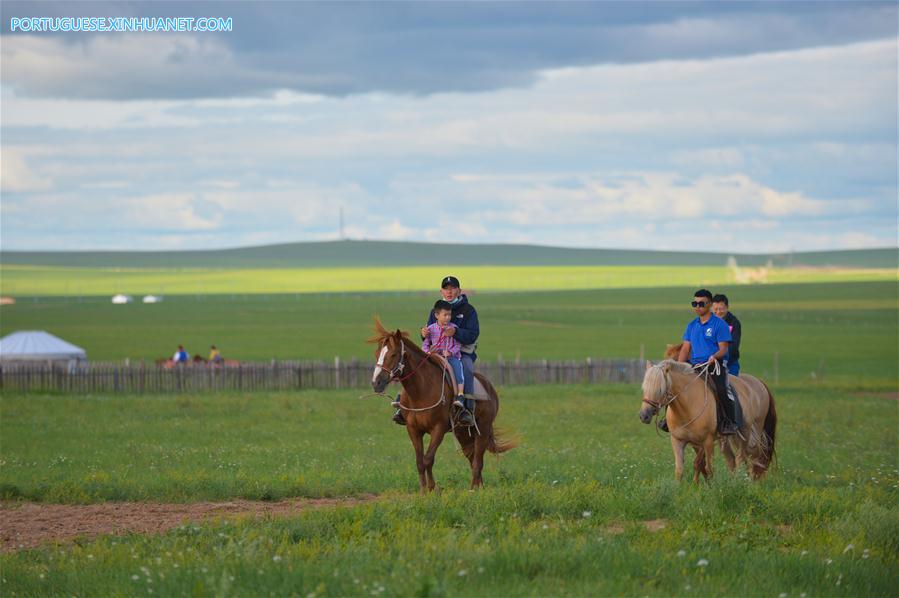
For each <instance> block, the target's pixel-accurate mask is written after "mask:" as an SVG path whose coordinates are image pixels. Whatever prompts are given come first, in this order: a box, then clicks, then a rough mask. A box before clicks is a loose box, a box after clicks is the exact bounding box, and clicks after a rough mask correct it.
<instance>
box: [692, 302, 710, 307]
mask: <svg viewBox="0 0 899 598" xmlns="http://www.w3.org/2000/svg"><path fill="white" fill-rule="evenodd" d="M708 304H709V303H708V301H691V302H690V305H692V306H693V307H705V306H706V305H708Z"/></svg>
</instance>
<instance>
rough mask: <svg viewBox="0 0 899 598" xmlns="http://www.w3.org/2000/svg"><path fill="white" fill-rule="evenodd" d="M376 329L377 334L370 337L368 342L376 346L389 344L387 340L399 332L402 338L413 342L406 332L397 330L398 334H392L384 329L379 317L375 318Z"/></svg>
mask: <svg viewBox="0 0 899 598" xmlns="http://www.w3.org/2000/svg"><path fill="white" fill-rule="evenodd" d="M374 329H375V333H374V334H373V335H372V336H370V337H369V338H368V341H367V342H369V343H372V344H374V345H380V344H381V343H385V342H387V340H388V339H389V338H390V337H391V336H393V335H394V334H396V333H397V332H399V333H400V336H401V337H402V338H404V339H406V340H411V339H410V338H409V333H408V332H406V331H405V330H402V331H400V330H397V331H396V332H391V331H389V330H387V329H386V328H384V325H383V324H382V323H381V318H379V317H378V316H375V325H374ZM412 344H413V345H414V344H415V343H412Z"/></svg>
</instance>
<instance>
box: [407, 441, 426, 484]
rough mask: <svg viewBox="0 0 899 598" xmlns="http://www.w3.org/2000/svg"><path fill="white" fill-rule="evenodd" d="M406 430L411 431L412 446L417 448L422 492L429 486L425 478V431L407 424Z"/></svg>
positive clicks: (416, 459)
mask: <svg viewBox="0 0 899 598" xmlns="http://www.w3.org/2000/svg"><path fill="white" fill-rule="evenodd" d="M406 432H408V433H409V440H411V441H412V447H413V448H414V449H415V465H416V466H417V467H418V486H419V489H420V490H421V491H422V493H424V492H425V489H426V488H427V480H426V478H425V454H424V442H422V438H423V437H424V432H420V431H419V430H413V429H412V428H410V427H409V426H406Z"/></svg>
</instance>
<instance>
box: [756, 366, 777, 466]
mask: <svg viewBox="0 0 899 598" xmlns="http://www.w3.org/2000/svg"><path fill="white" fill-rule="evenodd" d="M762 385H763V386H764V387H765V390H766V391H768V413H766V414H765V453H764V462H763V463H762V467H763V469H762V471H761V472H760V473H763V472H764V471H767V470H768V468H769V467H770V466H771V463H772V462H773V461H774V457H775V451H774V441H775V437H776V435H777V408H776V407H775V406H774V395H773V394H771V389H770V388H768V385H767V384H765V383H764V382H762Z"/></svg>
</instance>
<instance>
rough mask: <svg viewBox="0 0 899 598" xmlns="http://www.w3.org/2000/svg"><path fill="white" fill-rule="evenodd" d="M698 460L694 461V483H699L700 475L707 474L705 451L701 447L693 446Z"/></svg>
mask: <svg viewBox="0 0 899 598" xmlns="http://www.w3.org/2000/svg"><path fill="white" fill-rule="evenodd" d="M693 450H694V451H696V458H695V459H694V460H693V483H694V484H698V483H699V473H700V472H702V473H703V474H705V450H704V449H703V448H702V447H701V446H697V445H695V444H694V445H693Z"/></svg>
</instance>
